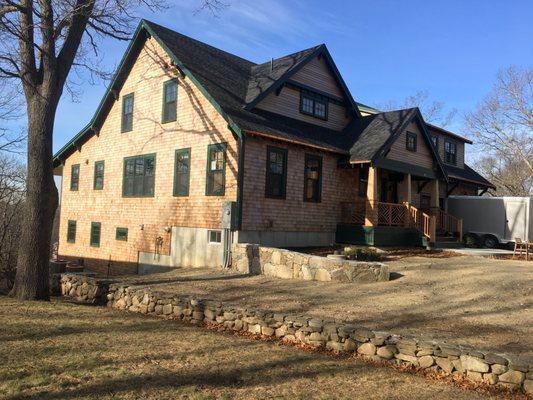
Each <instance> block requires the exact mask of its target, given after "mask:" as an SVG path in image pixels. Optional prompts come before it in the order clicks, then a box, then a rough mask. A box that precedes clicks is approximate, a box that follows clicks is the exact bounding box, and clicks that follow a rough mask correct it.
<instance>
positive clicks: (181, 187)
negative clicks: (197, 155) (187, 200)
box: [174, 149, 190, 196]
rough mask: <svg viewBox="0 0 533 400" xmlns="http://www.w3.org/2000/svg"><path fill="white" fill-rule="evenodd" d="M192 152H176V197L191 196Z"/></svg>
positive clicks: (185, 150)
mask: <svg viewBox="0 0 533 400" xmlns="http://www.w3.org/2000/svg"><path fill="white" fill-rule="evenodd" d="M189 168H190V150H189V149H184V150H177V151H176V170H175V171H174V195H177V196H188V195H189Z"/></svg>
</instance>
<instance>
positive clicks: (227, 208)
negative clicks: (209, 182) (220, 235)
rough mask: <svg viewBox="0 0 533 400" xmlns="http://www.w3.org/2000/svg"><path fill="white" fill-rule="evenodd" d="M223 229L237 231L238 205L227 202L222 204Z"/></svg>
mask: <svg viewBox="0 0 533 400" xmlns="http://www.w3.org/2000/svg"><path fill="white" fill-rule="evenodd" d="M222 229H230V230H232V231H234V230H236V229H237V203H236V202H235V201H226V202H224V203H223V204H222Z"/></svg>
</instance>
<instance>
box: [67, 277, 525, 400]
mask: <svg viewBox="0 0 533 400" xmlns="http://www.w3.org/2000/svg"><path fill="white" fill-rule="evenodd" d="M59 282H60V288H61V293H62V294H63V295H65V296H71V297H75V298H76V299H78V300H80V301H85V302H99V300H104V301H105V302H106V303H107V306H108V307H111V308H115V309H119V310H128V311H131V312H137V313H141V314H150V315H158V316H162V317H167V318H171V319H177V320H181V321H184V322H188V323H192V324H196V325H199V326H200V325H208V326H209V325H212V326H217V327H220V328H225V329H226V330H231V331H238V332H243V333H252V334H257V335H263V336H265V337H271V338H273V339H274V338H275V339H277V340H280V341H283V342H286V343H293V344H306V345H310V346H313V347H316V348H325V349H328V350H333V351H337V352H352V353H357V354H360V355H362V356H365V357H367V358H368V359H370V360H373V361H381V362H386V363H393V364H396V365H407V366H412V367H414V368H417V369H420V370H433V371H436V372H440V373H442V374H445V375H452V374H453V375H459V376H461V377H464V378H465V379H467V380H470V381H474V382H484V383H486V384H488V385H498V386H503V387H506V388H510V389H517V390H519V389H523V390H524V391H526V392H527V393H530V394H533V365H531V364H528V363H527V362H525V361H521V360H520V359H518V358H516V357H513V356H508V355H502V354H495V353H492V352H486V351H480V350H477V349H473V348H470V347H463V346H456V345H452V344H449V343H445V342H437V341H432V340H427V339H422V338H418V337H414V336H400V335H395V334H391V333H388V332H378V331H372V330H369V329H365V328H364V327H362V326H358V325H354V324H350V323H347V322H346V321H340V320H337V319H333V318H331V319H320V318H311V317H309V316H305V315H295V314H284V313H283V314H278V313H273V312H270V311H268V310H257V309H255V310H254V309H248V308H245V307H239V306H234V305H230V304H223V303H221V302H218V301H212V300H207V299H199V298H197V297H192V296H185V295H180V294H177V293H168V292H157V291H153V290H151V289H150V288H146V287H141V286H128V285H125V284H120V283H110V281H108V280H98V279H96V278H94V277H80V276H79V275H74V276H73V275H72V274H64V275H63V276H61V277H60V280H59ZM84 293H85V294H84Z"/></svg>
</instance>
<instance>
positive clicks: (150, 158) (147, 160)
mask: <svg viewBox="0 0 533 400" xmlns="http://www.w3.org/2000/svg"><path fill="white" fill-rule="evenodd" d="M154 183H155V156H154V155H144V156H138V157H133V158H128V159H126V160H124V180H123V185H124V186H123V195H124V196H139V197H140V196H153V195H154Z"/></svg>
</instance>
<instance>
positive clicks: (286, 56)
mask: <svg viewBox="0 0 533 400" xmlns="http://www.w3.org/2000/svg"><path fill="white" fill-rule="evenodd" d="M322 46H324V44H323V43H321V44H317V45H316V46H311V47H308V48H306V49H302V50H298V51H295V52H293V53H289V54H285V55H284V56H281V57H277V58H272V59H271V60H268V61H265V62H263V63H259V64H256V65H254V66H253V68H255V67H261V66H263V65H267V64H269V63H271V62H272V61H274V62H276V61H279V60H281V59H283V58H289V57H293V56H295V55H297V54H302V53H305V52H306V51H311V52H312V51H315V50H316V49H318V48H320V47H322Z"/></svg>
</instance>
